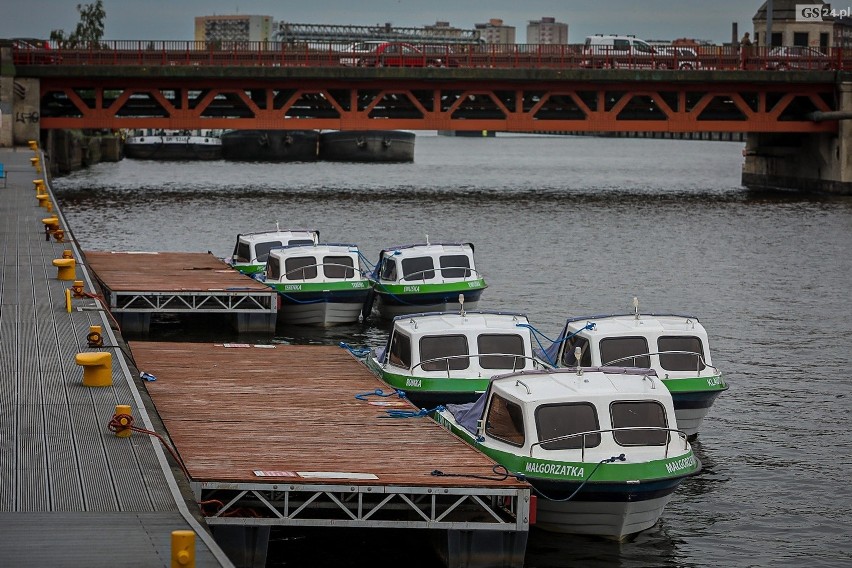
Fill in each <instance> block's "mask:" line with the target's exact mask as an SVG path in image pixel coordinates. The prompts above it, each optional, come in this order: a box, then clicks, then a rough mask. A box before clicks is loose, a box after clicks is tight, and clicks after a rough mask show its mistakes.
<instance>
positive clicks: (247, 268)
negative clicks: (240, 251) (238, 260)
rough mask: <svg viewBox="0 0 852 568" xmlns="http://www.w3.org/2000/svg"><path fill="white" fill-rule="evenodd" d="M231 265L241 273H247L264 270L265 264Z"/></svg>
mask: <svg viewBox="0 0 852 568" xmlns="http://www.w3.org/2000/svg"><path fill="white" fill-rule="evenodd" d="M233 266H234V268H236V269H237V270H239V271H240V272H242V273H243V274H248V275H252V274H257V273H258V272H263V271H264V270H266V265H265V264H234V265H233Z"/></svg>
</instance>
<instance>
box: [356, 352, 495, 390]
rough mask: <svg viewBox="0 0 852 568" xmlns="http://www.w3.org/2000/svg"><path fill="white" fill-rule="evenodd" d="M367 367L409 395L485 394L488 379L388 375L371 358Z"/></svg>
mask: <svg viewBox="0 0 852 568" xmlns="http://www.w3.org/2000/svg"><path fill="white" fill-rule="evenodd" d="M367 367H368V368H369V369H370V370H371V371H373V373H374V374H375V375H376V376H377V377H379V378H380V379H382V380H383V381H384V382H386V383H387V384H389V385H390V386H392V387H393V388H395V389H399V390H404V391H407V392H410V393H418V392H436V393H437V392H460V393H467V392H469V393H475V392H485V390H486V389H487V388H488V383H489V381H490V378H485V379H483V378H479V377H471V378H447V377H443V378H426V377H413V376H411V375H397V374H396V373H388V372H386V371H384V370H383V369H382V367H381V365H379V364H378V363H376V362H375V359H373V358H372V357H370V358H368V359H367Z"/></svg>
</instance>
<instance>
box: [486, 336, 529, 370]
mask: <svg viewBox="0 0 852 568" xmlns="http://www.w3.org/2000/svg"><path fill="white" fill-rule="evenodd" d="M476 348H477V350H478V351H479V366H480V367H482V368H483V369H512V370H515V369H523V368H525V367H526V365H527V360H526V359H524V339H523V338H522V337H521V336H520V335H515V334H510V333H505V334H504V333H483V334H481V335H480V336H479V337H477V338H476ZM486 353H499V355H486ZM512 355H520V357H512Z"/></svg>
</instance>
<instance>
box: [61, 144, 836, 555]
mask: <svg viewBox="0 0 852 568" xmlns="http://www.w3.org/2000/svg"><path fill="white" fill-rule="evenodd" d="M416 144H417V147H416V150H415V162H414V163H413V164H382V165H376V164H345V163H311V164H239V165H238V164H231V163H227V162H214V163H205V164H193V163H156V162H141V161H132V160H124V161H123V162H120V163H118V164H99V165H98V166H96V167H94V168H91V169H90V170H86V171H83V172H78V173H75V174H73V175H71V176H68V177H66V178H61V179H58V180H56V181H55V183H54V189H55V190H56V192H57V194H58V198H59V201H60V202H61V205H62V208H63V213H64V214H65V215H66V217H67V219H68V222H69V224H70V226H71V228H72V230H73V231H74V234H75V237H76V238H77V239H78V240H79V242H80V244H81V246H82V247H83V248H84V249H98V250H159V251H190V252H203V251H208V250H209V251H211V252H213V253H214V254H216V255H217V256H226V255H228V254H230V253H231V251H232V249H233V245H234V241H235V238H236V235H237V233H240V232H248V231H258V230H266V229H270V228H272V227H274V226H275V223H276V222H279V223H280V224H281V226H282V227H286V226H298V227H310V228H316V229H319V230H320V231H321V235H322V238H323V240H328V241H337V242H341V241H342V242H353V243H356V244H358V245H359V247H360V249H361V251H362V252H363V253H364V254H365V255H366V257H367V258H368V259H369V260H371V261H374V260H375V259H376V258H378V253H379V250H381V248H383V247H384V246H387V245H389V244H400V243H407V242H417V241H422V240H424V239H425V236H426V235H429V239H430V240H431V241H432V242H438V241H470V242H473V243H474V244H475V246H476V261H477V267H478V268H479V270H480V271H481V272H483V273H484V274H485V278H486V281H487V282H488V284H489V287H488V289H487V290H486V291H485V293H484V294H483V296H482V300H481V302H480V305H479V307H480V308H481V309H499V310H507V311H517V312H523V313H526V314H527V315H528V317H529V318H530V321H531V322H532V323H533V324H534V325H535V326H536V327H537V328H538V329H540V330H541V331H542V332H544V333H545V334H547V335H549V336H551V337H553V336H555V335H556V334H557V333H558V331H559V330H560V329H561V327H562V325H563V323H564V320H565V318H566V317H567V316H568V315H569V314H584V313H586V314H588V313H612V312H628V311H630V309H631V306H630V303H631V299H632V298H633V296H638V297H639V299H640V302H641V305H642V309H643V310H645V311H648V312H682V313H693V314H695V315H697V316H698V317H699V318H700V319H701V322H702V323H703V324H704V326H705V327H706V328H707V331H708V333H709V335H710V342H711V351H712V359H713V361H712V362H713V364H714V365H716V366H718V367H719V368H720V369H721V370H722V372H723V373H724V375H725V378H726V380H727V381H728V383H729V384H730V385H731V388H730V390H729V391H727V392H725V393H723V394H722V395H721V396H720V397H719V398H718V399H717V401H716V404H715V406H714V407H713V409H712V411H711V413H710V415H709V416H708V418H707V419H706V420H705V422H704V425H703V427H702V431H701V434H700V436H699V438H698V441H697V442H696V443H695V444H694V446H695V450H696V453H697V455H698V456H699V458H700V459H701V461H702V463H703V465H704V469H703V471H702V472H701V473H700V474H699V475H697V476H696V477H693V478H690V479H687V480H686V481H685V482H684V483H683V484H682V485H681V487H680V488H679V489H678V491H677V492H676V493H675V494H674V497H673V499H672V501H671V502H670V503H669V505H668V507H667V508H666V510H665V512H664V514H663V519H662V521H661V522H660V523H659V524H658V525H657V526H656V527H654V528H653V529H652V530H649V531H646V532H644V533H642V534H640V535H638V536H637V537H636V538H635V539H634V540H632V541H630V542H627V543H622V544H616V543H612V542H609V541H601V540H599V539H593V538H586V537H572V536H563V535H552V534H549V533H545V532H542V531H538V530H533V531H532V533H531V535H530V541H529V547H528V554H527V565H528V566H530V567H538V568H558V567H566V566H719V565H722V566H762V565H789V566H800V565H803V564H807V565H809V566H819V565H823V566H832V565H844V564H852V552H850V548H849V546H848V544H847V543H846V542H845V539H844V538H841V537H842V536H843V535H847V536H848V535H850V534H852V521H850V517H849V515H848V513H847V511H848V510H849V507H850V506H852V498H850V497H849V492H848V480H847V477H848V476H847V475H846V474H845V471H844V469H843V466H842V465H841V464H842V463H843V456H844V455H845V454H844V453H843V452H844V449H845V448H848V447H850V446H852V433H850V432H852V428H850V408H852V407H850V404H849V399H850V397H852V379H850V378H849V373H848V369H849V366H850V356H849V353H850V351H849V347H848V346H849V345H850V344H852V307H850V302H849V298H852V286H850V279H849V275H850V274H852V255H850V254H849V251H850V250H852V199H850V198H840V197H834V198H832V197H817V196H802V195H797V194H792V193H781V194H778V193H765V192H750V191H746V190H744V189H743V188H742V187H741V186H740V181H739V178H740V168H741V164H742V155H741V150H742V144H737V143H725V142H698V141H671V140H641V139H609V138H606V139H603V138H589V137H581V138H574V137H546V136H511V137H510V136H506V137H501V136H497V137H496V138H488V139H477V138H450V137H438V136H434V135H419V136H418V138H417V143H416ZM157 333H162V334H163V335H164V336H165V337H166V338H168V339H172V340H179V339H190V338H188V337H186V336H185V334H184V333H185V332H184V331H183V330H182V328H181V326H179V325H177V324H175V323H174V322H172V323H164V324H162V325H160V327H159V329H158V331H157ZM387 333H388V329H387V327H386V324H379V323H377V322H374V321H368V322H366V323H365V324H358V325H351V326H345V327H339V328H333V329H329V330H320V329H311V328H281V329H279V331H278V333H277V335H276V337H275V338H274V339H269V338H264V339H263V341H274V342H282V343H322V344H337V343H339V342H341V341H344V342H347V343H349V344H351V345H353V346H358V347H360V346H365V345H366V346H371V347H372V346H377V345H381V344H382V343H384V341H385V339H386V337H387ZM196 339H198V340H204V339H203V338H196ZM215 340H216V341H223V340H225V339H223V338H222V336H221V335H216V336H215ZM235 340H236V338H235ZM353 444H357V437H354V438H353ZM379 532H380V533H381V531H379ZM389 535H390V533H381V534H378V535H373V536H372V537H370V538H372V539H374V540H373V541H371V542H369V543H366V541H364V542H362V541H361V540H358V539H360V538H361V536H359V537H358V539H355V540H353V541H352V542H355V543H358V544H356V545H353V546H356V548H358V550H359V551H363V550H367V549H368V548H369V550H370V551H371V553H372V552H376V551H380V552H382V553H384V557H386V558H389V559H393V562H392V564H394V565H396V564H399V563H400V562H406V563H407V564H412V563H415V565H416V562H415V561H412V560H411V558H410V555H409V556H406V554H405V552H404V551H402V552H399V551H393V542H392V541H393V538H392V537H391V536H389ZM293 542H295V541H293ZM311 542H312V543H314V542H316V541H311ZM311 546H314V545H313V544H311V545H309V546H308V547H307V550H308V552H307V556H305V558H306V559H307V560H304V561H303V562H296V561H293V562H291V563H290V564H287V565H293V566H295V565H300V566H312V565H313V566H315V565H323V564H324V565H329V566H331V565H335V564H337V565H345V562H348V561H350V560H351V558H352V557H353V554H355V553H354V552H353V550H352V549H346V550H344V551H343V552H342V553H340V552H338V551H336V550H325V549H323V551H322V552H323V554H322V555H320V554H319V553H318V552H316V549H317V546H314V548H313V549H311ZM318 546H319V547H322V546H323V545H322V544H320V545H318ZM311 550H314V551H315V553H313V556H312V553H311ZM397 552H399V554H397ZM326 553H327V554H326ZM335 553H336V554H337V557H336V558H335V556H334V554H335ZM329 555H330V556H331V558H328V556H329ZM343 556H345V557H346V558H342V557H343ZM368 557H369V558H371V559H373V558H377V557H378V556H375V555H372V554H371V555H369V556H368ZM355 558H358V557H357V556H356V557H355ZM430 560H432V559H431V558H430ZM282 565H283V564H282ZM423 565H430V564H429V563H425V564H423Z"/></svg>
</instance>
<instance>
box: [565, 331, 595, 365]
mask: <svg viewBox="0 0 852 568" xmlns="http://www.w3.org/2000/svg"><path fill="white" fill-rule="evenodd" d="M577 347H579V348H580V350H581V353H580V366H581V367H591V366H592V353H591V351H590V350H589V340H588V339H586V338H585V337H581V336H579V335H575V336H574V337H571V338H570V339H568V340H567V341H565V347H564V348H563V349H562V365H563V366H565V367H576V366H577V358H576V357H575V356H574V351H575V350H576V349H577Z"/></svg>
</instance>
